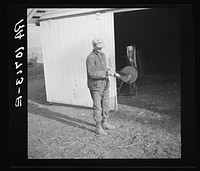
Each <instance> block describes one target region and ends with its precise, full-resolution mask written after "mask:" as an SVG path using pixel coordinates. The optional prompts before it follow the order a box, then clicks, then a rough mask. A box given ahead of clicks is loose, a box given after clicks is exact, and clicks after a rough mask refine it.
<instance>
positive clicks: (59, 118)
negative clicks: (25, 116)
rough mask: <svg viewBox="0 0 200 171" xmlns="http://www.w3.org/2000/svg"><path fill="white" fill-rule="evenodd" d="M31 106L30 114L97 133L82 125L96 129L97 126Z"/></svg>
mask: <svg viewBox="0 0 200 171" xmlns="http://www.w3.org/2000/svg"><path fill="white" fill-rule="evenodd" d="M29 105H30V107H29V112H30V113H32V114H34V115H40V116H43V117H45V118H48V119H52V120H56V121H58V122H61V123H64V124H66V125H68V126H72V127H76V128H80V129H84V130H88V131H90V132H92V133H95V130H93V129H90V128H88V127H86V126H83V125H82V124H85V125H88V126H92V127H95V124H92V123H89V122H86V121H83V120H81V119H78V118H72V117H70V116H67V115H63V114H61V113H57V112H52V111H50V110H48V109H46V108H39V107H38V106H36V105H34V104H29Z"/></svg>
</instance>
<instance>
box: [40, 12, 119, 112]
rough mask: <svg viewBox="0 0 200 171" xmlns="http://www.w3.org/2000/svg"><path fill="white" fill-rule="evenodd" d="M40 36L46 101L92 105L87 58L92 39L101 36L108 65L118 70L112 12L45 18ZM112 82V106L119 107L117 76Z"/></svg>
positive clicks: (115, 108) (113, 107)
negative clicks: (116, 66) (46, 19)
mask: <svg viewBox="0 0 200 171" xmlns="http://www.w3.org/2000/svg"><path fill="white" fill-rule="evenodd" d="M41 35H42V51H43V61H44V73H45V85H46V94H47V101H49V102H58V103H64V104H71V105H80V106H87V107H92V105H93V104H92V99H91V97H90V93H89V89H88V88H87V73H86V58H87V56H88V55H89V53H90V52H91V51H92V49H93V48H92V40H93V39H94V38H97V37H99V38H102V39H103V40H104V42H105V48H104V49H103V51H104V52H105V55H106V58H107V65H108V66H111V67H112V68H113V69H115V49H114V48H115V47H114V20H113V13H111V12H109V13H103V14H100V15H98V14H92V15H86V16H76V17H71V18H62V19H56V20H48V21H42V22H41ZM110 82H111V86H110V108H111V110H117V91H116V79H115V78H110Z"/></svg>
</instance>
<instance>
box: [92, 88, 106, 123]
mask: <svg viewBox="0 0 200 171" xmlns="http://www.w3.org/2000/svg"><path fill="white" fill-rule="evenodd" d="M90 94H91V97H92V100H93V118H94V121H95V122H101V121H102V119H106V118H107V117H108V116H109V115H108V112H109V110H110V104H109V89H108V87H105V88H104V89H102V90H90Z"/></svg>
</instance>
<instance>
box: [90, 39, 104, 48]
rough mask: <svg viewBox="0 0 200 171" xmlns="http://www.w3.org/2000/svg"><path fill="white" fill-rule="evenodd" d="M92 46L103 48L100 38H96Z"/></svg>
mask: <svg viewBox="0 0 200 171" xmlns="http://www.w3.org/2000/svg"><path fill="white" fill-rule="evenodd" d="M92 44H93V45H96V46H97V47H98V48H102V47H104V44H103V40H102V39H100V38H96V39H94V40H93V41H92Z"/></svg>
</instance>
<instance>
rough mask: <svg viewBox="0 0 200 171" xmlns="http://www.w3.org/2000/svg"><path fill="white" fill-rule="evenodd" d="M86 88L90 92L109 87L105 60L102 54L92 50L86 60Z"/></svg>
mask: <svg viewBox="0 0 200 171" xmlns="http://www.w3.org/2000/svg"><path fill="white" fill-rule="evenodd" d="M86 68H87V79H88V82H87V83H88V88H89V89H91V90H102V89H104V88H105V87H108V86H109V80H108V77H107V76H106V69H107V65H106V58H105V54H104V53H103V52H100V53H99V52H97V51H95V50H93V51H92V52H91V53H90V54H89V55H88V57H87V59H86Z"/></svg>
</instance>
